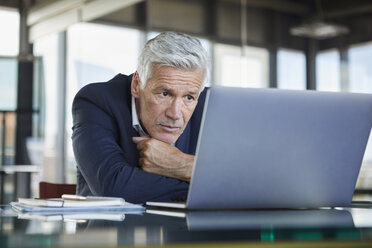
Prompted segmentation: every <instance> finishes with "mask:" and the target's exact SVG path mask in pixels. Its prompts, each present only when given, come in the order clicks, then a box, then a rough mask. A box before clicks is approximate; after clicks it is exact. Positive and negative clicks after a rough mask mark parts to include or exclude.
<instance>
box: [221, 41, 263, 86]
mask: <svg viewBox="0 0 372 248" xmlns="http://www.w3.org/2000/svg"><path fill="white" fill-rule="evenodd" d="M214 58H215V61H214V64H215V66H214V78H215V83H216V84H217V85H223V86H236V87H267V86H268V69H269V53H268V51H267V50H265V49H263V48H257V47H245V48H244V49H242V48H241V47H238V46H231V45H223V44H216V45H215V46H214Z"/></svg>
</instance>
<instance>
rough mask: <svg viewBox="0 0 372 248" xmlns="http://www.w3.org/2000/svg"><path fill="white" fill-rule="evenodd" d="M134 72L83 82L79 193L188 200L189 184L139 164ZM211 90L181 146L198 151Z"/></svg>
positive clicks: (77, 135)
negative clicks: (132, 100)
mask: <svg viewBox="0 0 372 248" xmlns="http://www.w3.org/2000/svg"><path fill="white" fill-rule="evenodd" d="M131 82H132V75H130V76H126V75H122V74H118V75H116V76H115V77H114V78H113V79H111V80H110V81H108V82H105V83H93V84H89V85H87V86H85V87H83V88H82V89H81V90H80V91H79V92H78V93H77V94H76V96H75V99H74V102H73V105H72V116H73V128H72V129H73V134H72V145H73V150H74V154H75V159H76V162H77V193H78V194H81V195H100V196H117V197H123V198H124V199H125V200H127V201H129V202H133V203H144V202H146V201H179V200H185V199H186V197H187V192H188V188H189V184H188V183H186V182H184V181H180V180H178V179H174V178H168V177H164V176H159V175H156V174H151V173H148V172H145V171H143V170H141V169H140V167H139V166H138V160H139V153H138V150H137V147H136V144H135V143H133V141H132V137H134V136H139V134H138V133H137V131H136V130H135V129H134V128H133V126H132V108H131V92H130V86H131ZM205 94H206V90H204V91H203V92H202V93H201V94H200V96H199V101H198V104H197V106H196V109H195V111H194V113H193V115H192V117H191V119H190V121H189V123H188V124H187V126H186V128H185V130H184V132H183V133H182V135H181V136H180V137H179V138H178V140H177V142H176V147H177V148H178V149H180V150H181V151H182V152H184V153H188V154H193V155H194V154H195V150H196V143H197V139H198V134H199V128H200V122H201V117H202V112H203V107H204V101H205Z"/></svg>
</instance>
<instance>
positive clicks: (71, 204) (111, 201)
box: [10, 195, 145, 214]
mask: <svg viewBox="0 0 372 248" xmlns="http://www.w3.org/2000/svg"><path fill="white" fill-rule="evenodd" d="M10 205H11V206H12V207H13V209H15V210H16V211H18V212H20V213H29V212H32V213H44V214H58V213H66V212H70V213H72V212H80V213H81V212H90V213H92V212H99V213H101V212H115V211H116V212H118V211H120V212H125V213H135V212H137V213H138V212H143V211H144V209H145V208H144V207H143V206H142V205H137V204H132V203H129V202H125V201H124V199H123V198H118V197H95V196H87V197H83V196H75V195H63V196H62V198H50V199H40V198H19V199H18V202H11V203H10Z"/></svg>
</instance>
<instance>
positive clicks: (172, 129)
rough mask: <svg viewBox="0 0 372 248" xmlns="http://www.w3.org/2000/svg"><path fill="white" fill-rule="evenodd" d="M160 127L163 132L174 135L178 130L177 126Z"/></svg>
mask: <svg viewBox="0 0 372 248" xmlns="http://www.w3.org/2000/svg"><path fill="white" fill-rule="evenodd" d="M160 126H161V128H162V129H163V130H164V131H166V132H168V133H174V132H177V131H179V130H180V127H178V126H170V125H163V124H160Z"/></svg>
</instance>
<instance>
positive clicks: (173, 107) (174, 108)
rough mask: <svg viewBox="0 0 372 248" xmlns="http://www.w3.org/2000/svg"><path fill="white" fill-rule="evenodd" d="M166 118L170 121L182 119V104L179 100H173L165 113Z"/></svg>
mask: <svg viewBox="0 0 372 248" xmlns="http://www.w3.org/2000/svg"><path fill="white" fill-rule="evenodd" d="M165 114H166V116H167V117H168V118H171V119H172V120H178V119H180V118H181V117H182V102H181V100H180V99H173V100H172V101H171V102H170V105H169V107H168V109H167V111H166V113H165Z"/></svg>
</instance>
